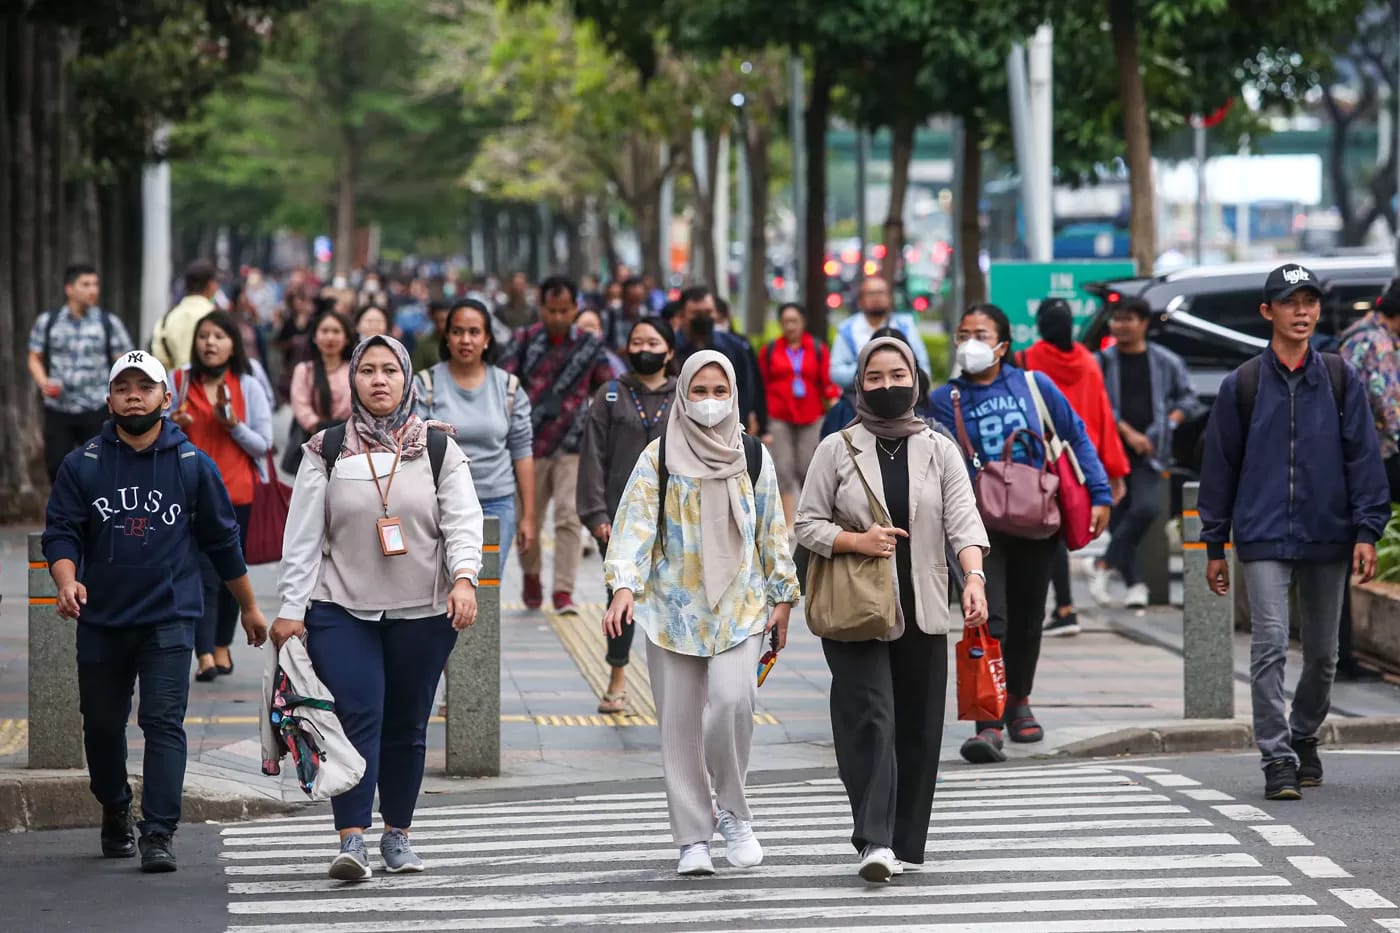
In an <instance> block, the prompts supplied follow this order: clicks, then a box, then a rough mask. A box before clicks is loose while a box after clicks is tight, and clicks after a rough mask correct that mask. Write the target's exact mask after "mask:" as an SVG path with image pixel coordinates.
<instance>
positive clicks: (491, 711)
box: [447, 516, 504, 777]
mask: <svg viewBox="0 0 1400 933" xmlns="http://www.w3.org/2000/svg"><path fill="white" fill-rule="evenodd" d="M483 531H484V534H483V540H484V544H483V546H482V554H481V573H480V574H479V576H478V580H477V588H476V606H477V614H476V624H475V625H473V626H472V627H471V628H469V629H467V630H466V631H465V632H463V633H462V634H461V635H459V636H458V638H457V647H456V648H455V649H454V650H453V652H452V656H451V657H450V658H448V661H447V773H448V774H449V775H451V776H453V777H495V776H496V775H498V774H500V773H501V571H502V570H503V569H504V568H502V567H501V521H500V519H498V518H494V517H489V516H488V517H487V518H486V520H485V522H484V529H483Z"/></svg>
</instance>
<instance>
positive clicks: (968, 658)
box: [956, 625, 1006, 722]
mask: <svg viewBox="0 0 1400 933" xmlns="http://www.w3.org/2000/svg"><path fill="white" fill-rule="evenodd" d="M956 663H957V673H958V719H960V720H963V721H980V722H999V721H1000V720H1001V718H1002V716H1003V715H1005V713H1006V665H1005V663H1004V662H1003V661H1002V658H1001V643H1000V642H998V641H997V640H996V639H995V638H993V637H992V633H991V631H990V630H989V629H988V628H987V626H986V625H978V626H976V627H975V628H970V629H967V630H966V631H965V632H964V633H963V637H962V641H960V642H958V648H957V662H956Z"/></svg>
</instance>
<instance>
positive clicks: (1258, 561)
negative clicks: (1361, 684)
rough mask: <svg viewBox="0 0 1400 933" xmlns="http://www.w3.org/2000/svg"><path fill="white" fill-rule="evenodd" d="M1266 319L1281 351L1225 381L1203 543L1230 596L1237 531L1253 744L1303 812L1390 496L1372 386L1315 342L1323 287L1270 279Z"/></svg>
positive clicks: (1286, 273)
mask: <svg viewBox="0 0 1400 933" xmlns="http://www.w3.org/2000/svg"><path fill="white" fill-rule="evenodd" d="M1259 310H1260V313H1261V314H1262V315H1263V316H1264V317H1265V318H1266V319H1267V320H1268V321H1269V322H1270V323H1271V324H1272V325H1273V340H1272V341H1271V342H1270V344H1269V347H1268V349H1266V350H1265V351H1264V352H1263V353H1262V354H1261V355H1260V356H1259V357H1257V358H1256V359H1255V360H1252V361H1250V362H1249V363H1246V364H1245V365H1244V366H1241V367H1240V368H1239V369H1237V370H1235V372H1233V373H1231V374H1230V375H1228V376H1226V377H1225V381H1224V382H1222V383H1221V385H1220V393H1219V395H1218V396H1217V397H1216V400H1215V407H1214V409H1213V410H1212V412H1211V418H1210V426H1209V427H1208V429H1207V434H1206V446H1205V460H1204V463H1203V464H1202V468H1201V492H1200V504H1199V508H1200V517H1201V539H1202V541H1204V542H1205V544H1206V550H1207V558H1208V563H1207V565H1206V578H1207V581H1208V582H1209V584H1210V588H1211V590H1213V591H1214V592H1215V593H1217V594H1219V595H1222V596H1223V595H1225V594H1226V593H1228V592H1229V589H1230V570H1229V563H1228V561H1227V560H1226V547H1227V544H1228V542H1229V541H1230V536H1231V529H1232V528H1233V530H1234V540H1235V548H1236V551H1237V552H1238V555H1239V559H1240V562H1241V564H1242V565H1243V567H1244V575H1245V582H1246V583H1247V584H1248V586H1247V587H1246V588H1247V590H1248V591H1249V607H1250V613H1251V619H1252V629H1253V634H1252V644H1251V649H1250V679H1251V682H1252V694H1253V705H1254V738H1255V741H1256V743H1257V744H1258V745H1259V751H1260V754H1261V755H1262V756H1263V761H1264V778H1265V787H1264V794H1265V796H1266V797H1267V798H1268V799H1270V800H1297V799H1299V797H1300V796H1301V794H1300V792H1299V787H1300V785H1301V786H1303V787H1313V786H1317V785H1319V784H1321V783H1322V763H1321V761H1320V760H1319V758H1318V754H1317V731H1318V729H1319V728H1320V727H1321V725H1322V722H1323V720H1324V719H1325V718H1326V716H1327V711H1328V709H1329V708H1330V705H1331V692H1332V680H1333V677H1334V675H1335V673H1336V666H1337V624H1338V620H1339V619H1340V617H1341V607H1342V595H1343V593H1344V592H1345V589H1346V586H1347V577H1348V575H1349V572H1350V571H1352V570H1354V571H1355V573H1356V574H1357V575H1358V576H1359V577H1360V579H1361V580H1362V581H1363V582H1364V581H1366V580H1369V579H1371V577H1372V576H1373V575H1374V574H1375V569H1376V541H1377V540H1378V539H1379V538H1380V536H1381V533H1382V532H1383V531H1384V530H1385V524H1386V522H1387V521H1388V520H1389V518H1390V493H1389V488H1388V486H1387V484H1386V479H1385V468H1384V466H1383V465H1382V463H1381V456H1380V446H1379V443H1378V441H1377V439H1376V427H1375V423H1374V421H1373V419H1372V417H1371V408H1370V403H1369V401H1368V399H1367V396H1366V389H1365V387H1364V386H1363V385H1362V384H1361V380H1360V379H1358V378H1357V375H1356V373H1355V371H1354V370H1352V369H1351V368H1350V367H1349V366H1346V365H1345V364H1344V363H1343V362H1342V360H1341V359H1340V358H1339V357H1336V356H1331V355H1330V354H1329V355H1327V356H1324V355H1323V354H1320V353H1318V352H1317V351H1315V350H1313V349H1312V348H1311V346H1310V344H1309V341H1310V340H1311V338H1312V336H1313V332H1314V330H1316V328H1317V319H1318V315H1319V314H1320V313H1321V310H1322V288H1321V283H1320V282H1319V281H1318V279H1317V277H1316V276H1315V275H1314V274H1313V273H1312V272H1311V271H1310V270H1308V269H1306V268H1304V267H1303V266H1299V265H1295V264H1289V265H1284V266H1280V267H1279V268H1277V269H1275V270H1274V271H1273V272H1272V273H1270V274H1269V278H1268V281H1267V283H1266V284H1265V286H1264V303H1263V304H1262V305H1261V306H1260V309H1259ZM1334 386H1336V388H1334ZM1339 390H1340V391H1339ZM1246 490H1247V491H1248V492H1247V494H1245V495H1240V493H1241V492H1243V491H1246ZM1294 583H1296V584H1297V596H1298V602H1299V609H1300V628H1301V633H1300V634H1301V637H1302V642H1303V672H1302V676H1301V677H1300V678H1299V681H1298V687H1297V690H1296V691H1295V693H1294V697H1293V713H1292V718H1291V719H1289V718H1286V717H1285V697H1284V687H1283V668H1284V662H1285V660H1286V659H1287V657H1288V594H1289V588H1290V586H1291V585H1292V584H1294Z"/></svg>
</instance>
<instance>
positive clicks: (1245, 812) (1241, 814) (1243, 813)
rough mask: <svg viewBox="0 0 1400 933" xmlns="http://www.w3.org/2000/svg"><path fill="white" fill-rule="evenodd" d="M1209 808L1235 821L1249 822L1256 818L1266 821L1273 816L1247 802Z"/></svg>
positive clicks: (1270, 819) (1270, 820)
mask: <svg viewBox="0 0 1400 933" xmlns="http://www.w3.org/2000/svg"><path fill="white" fill-rule="evenodd" d="M1211 809H1212V810H1214V811H1215V812H1217V813H1219V814H1220V815H1221V816H1226V817H1229V818H1230V819H1232V820H1234V821H1235V822H1237V823H1249V822H1253V821H1256V820H1257V821H1259V822H1262V823H1268V822H1272V821H1273V817H1272V816H1271V815H1269V814H1268V813H1265V812H1264V811H1263V810H1261V809H1259V808H1258V807H1255V806H1251V805H1250V804H1247V803H1240V804H1233V805H1231V804H1225V805H1222V806H1219V807H1211Z"/></svg>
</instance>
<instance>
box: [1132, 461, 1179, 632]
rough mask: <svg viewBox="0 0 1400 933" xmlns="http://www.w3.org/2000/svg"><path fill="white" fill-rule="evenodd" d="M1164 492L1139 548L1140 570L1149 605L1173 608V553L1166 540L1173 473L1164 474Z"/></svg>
mask: <svg viewBox="0 0 1400 933" xmlns="http://www.w3.org/2000/svg"><path fill="white" fill-rule="evenodd" d="M1161 489H1162V494H1161V496H1160V499H1161V502H1160V504H1159V506H1158V509H1157V518H1156V520H1155V521H1153V522H1152V527H1150V528H1148V529H1147V534H1146V535H1145V536H1144V537H1143V539H1142V545H1141V546H1140V547H1139V548H1138V566H1140V567H1141V568H1142V582H1143V583H1145V584H1146V585H1147V602H1148V603H1149V604H1150V605H1153V606H1169V605H1171V593H1172V570H1171V559H1172V550H1171V545H1170V542H1169V541H1168V540H1167V525H1168V524H1169V523H1170V522H1171V520H1172V474H1171V473H1169V472H1163V473H1162V483H1161Z"/></svg>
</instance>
